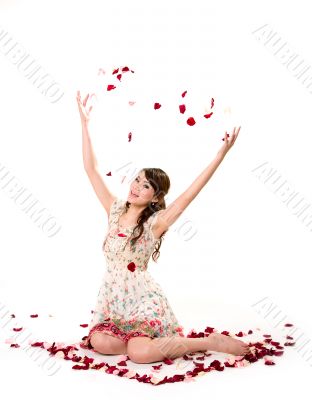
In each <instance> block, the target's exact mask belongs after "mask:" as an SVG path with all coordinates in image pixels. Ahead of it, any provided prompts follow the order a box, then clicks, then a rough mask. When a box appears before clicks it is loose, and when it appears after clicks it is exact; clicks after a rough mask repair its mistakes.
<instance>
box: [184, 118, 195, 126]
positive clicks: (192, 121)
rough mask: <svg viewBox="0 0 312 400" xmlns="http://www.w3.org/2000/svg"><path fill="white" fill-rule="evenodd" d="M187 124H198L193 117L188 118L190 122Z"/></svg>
mask: <svg viewBox="0 0 312 400" xmlns="http://www.w3.org/2000/svg"><path fill="white" fill-rule="evenodd" d="M186 122H187V124H188V125H190V126H193V125H195V124H196V122H195V119H194V118H193V117H190V118H188V120H187V121H186Z"/></svg>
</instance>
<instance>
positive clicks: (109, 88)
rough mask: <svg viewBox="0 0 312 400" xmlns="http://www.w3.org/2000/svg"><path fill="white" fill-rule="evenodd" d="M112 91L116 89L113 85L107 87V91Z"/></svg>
mask: <svg viewBox="0 0 312 400" xmlns="http://www.w3.org/2000/svg"><path fill="white" fill-rule="evenodd" d="M113 89H116V86H115V85H107V91H110V90H113Z"/></svg>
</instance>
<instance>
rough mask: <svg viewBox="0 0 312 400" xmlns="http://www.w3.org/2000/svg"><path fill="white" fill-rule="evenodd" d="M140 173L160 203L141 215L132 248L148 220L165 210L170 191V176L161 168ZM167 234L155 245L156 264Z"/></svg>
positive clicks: (154, 257) (146, 169)
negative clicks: (166, 196) (143, 175)
mask: <svg viewBox="0 0 312 400" xmlns="http://www.w3.org/2000/svg"><path fill="white" fill-rule="evenodd" d="M140 172H144V173H145V177H146V179H147V180H148V181H149V183H150V184H151V186H152V187H153V189H154V191H155V193H154V195H155V196H157V198H158V201H157V203H154V204H155V205H154V206H153V205H152V203H153V202H151V203H150V204H149V205H148V206H147V207H146V208H145V209H144V210H143V211H142V212H141V214H140V216H139V218H138V221H137V225H136V226H135V228H134V230H133V236H134V237H133V239H131V240H130V244H131V246H134V245H135V243H136V241H137V240H138V239H139V238H140V237H141V235H142V233H143V232H144V226H143V224H144V222H145V221H147V220H148V218H149V217H150V216H151V215H152V214H154V213H155V212H156V211H159V210H164V209H165V208H166V201H165V199H164V196H165V195H166V194H167V193H168V191H169V189H170V179H169V176H168V175H167V174H166V173H165V171H163V170H162V169H160V168H143V169H142V170H141V171H140ZM129 207H130V203H129V202H128V201H127V202H126V204H125V208H126V210H128V208H129ZM135 232H138V235H137V236H135ZM166 232H167V230H166V231H164V232H163V234H162V235H161V236H160V238H159V239H160V241H158V242H156V245H155V251H154V252H153V254H152V258H153V260H154V261H155V262H157V259H158V258H159V256H160V251H159V249H160V246H161V243H162V240H163V238H164V235H165V233H166Z"/></svg>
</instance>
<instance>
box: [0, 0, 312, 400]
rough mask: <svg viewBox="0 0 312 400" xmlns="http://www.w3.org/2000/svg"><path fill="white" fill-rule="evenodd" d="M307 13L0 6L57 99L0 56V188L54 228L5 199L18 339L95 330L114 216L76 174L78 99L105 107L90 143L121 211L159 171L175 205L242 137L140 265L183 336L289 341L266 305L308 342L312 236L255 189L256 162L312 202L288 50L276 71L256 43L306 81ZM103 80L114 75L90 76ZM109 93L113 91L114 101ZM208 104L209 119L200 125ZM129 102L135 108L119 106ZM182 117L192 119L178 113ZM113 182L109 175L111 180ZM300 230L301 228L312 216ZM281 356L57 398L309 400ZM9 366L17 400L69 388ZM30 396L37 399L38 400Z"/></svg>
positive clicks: (302, 368)
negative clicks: (229, 143)
mask: <svg viewBox="0 0 312 400" xmlns="http://www.w3.org/2000/svg"><path fill="white" fill-rule="evenodd" d="M308 5H309V2H308V1H297V2H295V3H294V2H292V3H291V2H288V3H284V2H274V3H272V2H269V1H261V2H260V1H259V2H247V1H236V2H231V1H218V2H212V1H192V2H185V1H183V2H168V1H157V2H143V1H131V2H126V1H118V2H103V1H94V0H92V1H88V2H82V1H67V2H61V1H59V0H55V1H53V2H52V1H46V2H39V1H34V0H29V1H28V2H22V1H17V0H15V1H14V0H11V1H8V0H7V1H1V4H0V27H1V29H0V31H1V30H2V29H4V30H5V31H7V32H8V36H10V37H11V38H12V42H17V43H18V44H19V45H20V46H23V47H24V49H25V51H26V52H27V53H28V54H29V55H30V57H32V58H33V59H35V60H36V62H37V63H38V65H40V66H41V67H42V68H43V69H44V70H45V71H46V72H47V73H49V74H50V75H51V76H52V77H53V78H54V80H55V81H56V82H57V83H58V85H59V87H60V90H61V91H63V92H64V95H63V96H62V98H61V99H60V100H59V101H57V102H55V103H53V102H51V101H50V99H49V98H47V96H44V95H43V94H42V93H41V91H40V89H38V88H36V86H35V85H34V84H33V83H31V81H30V80H29V79H27V78H26V77H25V76H24V75H23V74H22V73H21V71H19V70H18V68H17V67H16V65H14V63H13V61H12V58H10V57H9V56H8V55H5V53H4V51H2V52H1V54H0V65H1V73H0V85H1V95H0V107H1V134H0V171H1V167H3V166H5V168H6V169H7V170H8V171H10V174H11V175H12V176H15V177H16V179H18V180H19V181H20V182H21V185H22V186H23V187H25V188H27V189H28V191H29V192H31V193H32V194H33V196H34V198H36V199H38V201H39V202H40V204H41V205H42V206H43V207H45V208H47V209H48V210H49V211H50V213H51V214H52V215H53V216H54V217H55V220H56V221H57V223H58V225H60V226H61V230H60V231H59V232H58V233H57V234H56V235H55V236H52V237H48V236H47V234H46V233H45V232H44V231H43V230H42V229H41V228H40V227H37V225H36V223H35V222H34V221H32V220H31V218H30V217H29V216H28V215H27V214H26V213H25V212H24V211H22V209H21V207H19V206H18V205H17V204H16V203H15V202H14V200H13V199H12V198H11V197H10V194H9V193H8V190H5V189H2V186H3V185H1V186H0V187H1V190H0V221H1V222H0V244H1V251H0V266H1V275H0V301H1V304H2V305H3V306H4V307H5V308H6V309H7V310H9V311H10V313H15V315H16V316H17V317H18V318H19V323H18V325H20V322H21V321H23V323H24V324H25V325H26V324H28V320H29V318H28V315H29V314H35V313H38V314H39V315H40V316H42V319H41V320H40V319H38V321H37V322H36V324H37V325H36V327H34V328H32V329H34V331H33V332H34V334H35V336H36V335H38V336H39V337H40V334H39V332H40V329H42V326H43V325H44V324H45V322H44V321H45V319H44V318H46V317H47V316H48V314H53V315H55V316H56V317H57V318H59V321H60V320H61V321H63V323H64V324H62V326H59V327H58V332H57V333H56V328H55V327H54V328H53V325H52V327H51V329H55V331H54V333H53V334H52V335H51V337H55V335H56V334H57V336H58V338H59V340H63V339H64V340H66V339H67V338H69V340H77V338H78V339H79V338H80V337H82V336H83V335H84V334H86V331H87V330H86V329H83V328H81V327H79V324H80V323H88V322H89V320H90V310H91V309H92V308H93V306H94V304H95V300H96V295H97V292H98V288H99V285H100V281H101V278H102V276H103V273H104V268H105V264H104V256H103V254H102V251H101V246H102V241H103V238H104V235H105V232H106V229H107V215H106V212H105V210H104V209H103V207H102V206H101V204H100V203H99V201H98V199H97V198H96V196H95V194H94V192H93V189H92V187H91V184H90V182H89V181H88V178H87V175H86V174H85V172H84V169H83V163H82V146H81V126H80V118H79V113H78V109H77V103H76V91H77V90H78V89H79V90H81V92H82V94H83V95H85V94H86V93H88V92H89V93H96V94H97V96H98V102H97V103H96V102H94V110H93V112H92V122H91V127H90V129H91V135H92V138H93V143H94V148H95V151H96V155H97V159H98V162H99V165H100V169H101V173H102V176H103V178H104V180H105V183H106V184H107V185H108V186H109V188H110V190H111V191H112V192H113V193H114V194H115V195H117V196H119V197H121V198H124V199H126V196H127V194H128V189H129V184H130V182H131V178H132V175H131V171H132V172H133V171H138V170H139V169H140V168H142V167H159V168H162V169H163V170H164V171H166V172H167V174H168V175H169V177H170V180H171V188H170V191H169V193H168V195H167V197H166V201H167V205H168V204H170V203H171V202H172V201H174V199H175V198H176V197H177V196H178V195H180V194H181V193H182V192H183V191H184V190H185V189H186V188H187V187H188V186H189V185H190V184H191V183H192V182H193V181H194V179H195V178H196V177H197V176H198V175H199V174H200V173H201V172H202V171H203V169H204V168H206V167H207V165H208V164H209V163H210V162H211V161H212V160H213V158H214V156H215V154H216V153H217V151H218V149H219V147H220V146H221V145H222V143H223V142H222V140H221V139H222V137H223V135H224V132H225V130H228V131H230V132H231V131H232V129H233V128H234V126H241V131H240V134H239V137H238V139H237V141H236V143H235V145H234V146H233V148H232V149H231V150H230V152H229V153H228V154H227V156H226V157H225V159H224V161H223V162H222V164H221V165H220V167H219V169H218V170H217V171H216V172H215V174H214V176H213V177H212V178H211V180H210V181H209V182H208V184H207V186H205V187H204V188H203V189H202V191H201V192H200V193H199V195H198V196H197V197H196V198H195V199H194V201H193V202H192V203H191V204H190V205H189V207H188V208H187V209H186V210H185V211H184V213H183V214H182V215H181V217H180V218H179V219H178V220H177V221H176V223H175V224H174V225H173V226H172V227H171V229H170V231H169V233H168V234H167V235H166V239H165V240H164V241H163V243H162V246H161V250H160V252H161V254H160V258H159V261H158V263H157V264H155V263H154V262H153V261H152V260H150V264H149V270H150V272H151V274H152V275H153V276H154V278H155V279H156V280H157V281H158V282H159V284H160V285H161V286H162V288H163V289H164V291H165V293H166V294H167V297H168V299H169V301H170V304H171V306H172V308H173V309H174V311H175V314H176V316H177V317H178V319H179V321H180V322H181V324H182V325H184V326H185V331H186V332H188V331H189V329H191V328H194V329H197V330H201V331H202V330H203V329H204V328H205V327H206V326H212V327H216V328H217V329H218V330H219V331H222V330H231V331H235V332H238V331H239V330H244V331H246V330H248V329H254V328H255V327H257V326H259V327H262V328H263V329H266V330H267V331H268V332H276V334H282V330H281V327H282V326H283V324H281V325H280V326H279V327H278V328H276V329H275V328H274V327H273V323H272V322H271V321H270V320H269V318H264V316H263V314H262V315H260V314H259V307H258V308H257V307H256V306H255V304H256V303H258V302H261V301H262V299H264V298H266V297H267V298H268V299H269V301H271V302H272V303H273V304H274V305H275V306H276V310H280V318H283V316H284V317H285V318H286V319H285V321H284V322H291V323H293V324H294V325H295V326H296V327H297V328H298V331H300V332H301V333H303V334H304V336H305V337H306V338H309V337H311V335H312V327H311V320H310V304H311V294H310V293H311V291H310V279H309V276H310V268H311V251H310V250H311V238H312V231H311V226H310V228H308V227H306V226H305V224H304V223H303V222H302V221H301V220H300V218H298V217H296V216H294V214H293V212H292V211H291V209H290V207H287V206H286V205H285V203H283V201H282V196H281V193H282V192H279V194H278V193H274V190H273V189H272V187H271V186H270V185H269V184H268V183H264V180H263V179H259V178H258V177H257V175H259V174H257V173H256V172H254V170H255V169H256V168H257V167H259V166H260V165H261V164H264V163H266V165H267V166H268V167H267V168H269V167H270V168H273V169H275V170H276V171H277V172H276V175H275V176H278V175H280V176H281V178H280V182H281V183H282V182H283V181H287V182H288V184H289V185H290V186H291V187H292V190H294V191H296V192H298V196H297V200H300V199H301V198H303V200H302V205H303V204H309V203H310V201H311V199H312V190H311V179H310V178H311V156H310V149H311V147H310V144H311V140H310V136H311V118H310V115H311V112H310V109H311V101H312V96H311V93H310V92H311V89H310V91H309V89H307V88H306V87H305V85H304V84H303V83H302V82H301V81H300V80H299V79H296V78H295V77H294V74H292V73H291V71H290V70H289V69H287V68H286V67H285V65H283V61H285V59H284V60H283V59H281V57H279V55H280V56H282V55H283V54H282V51H281V53H279V54H278V55H274V52H273V51H272V50H270V49H269V46H265V44H264V39H261V37H260V35H258V34H256V33H254V32H255V31H256V30H260V28H261V27H262V26H264V25H265V24H268V26H269V27H270V28H271V29H272V30H273V31H274V32H276V38H280V43H281V44H282V43H284V42H286V43H287V46H288V47H289V48H291V49H292V50H293V52H295V53H296V54H298V58H297V59H302V60H304V62H305V63H306V65H310V63H312V51H311V45H310V40H309V38H311V33H312V32H311V23H310V14H309V13H308ZM0 43H1V42H0ZM285 57H286V58H287V56H286V55H285ZM123 66H128V67H129V68H130V69H132V70H134V73H133V74H132V73H130V72H128V73H126V74H123V78H122V81H121V82H119V81H118V80H117V79H116V77H114V76H112V75H111V72H112V70H113V69H114V68H118V67H123ZM99 68H102V69H103V70H104V71H105V72H106V73H105V74H101V75H98V70H99ZM306 75H307V76H308V75H309V72H308V73H307V74H306ZM109 83H114V84H116V86H117V88H116V89H115V90H112V91H110V92H108V91H106V86H107V84H109ZM185 90H187V91H188V92H187V94H186V96H185V98H184V99H182V97H181V93H182V92H183V91H185ZM212 97H213V98H214V100H215V105H214V108H213V109H212V111H214V114H213V116H212V117H211V118H210V119H205V118H203V117H202V115H203V114H205V113H207V112H209V111H210V101H211V98H212ZM128 101H136V104H135V105H134V106H129V104H128ZM154 102H159V103H161V104H162V107H161V109H160V110H156V111H155V110H154V109H153V104H154ZM182 103H185V104H186V107H187V111H186V113H185V114H184V115H183V114H180V113H179V110H178V105H179V104H182ZM189 116H194V118H195V119H196V122H197V123H196V124H195V125H194V126H188V125H187V124H186V119H187V118H188V117H189ZM130 131H131V132H132V135H133V136H132V141H131V142H128V138H127V136H128V132H130ZM127 164H128V165H130V168H125V167H124V166H125V165H127ZM109 171H111V173H112V176H106V174H107V173H108V172H109ZM125 176H126V178H124V177H125ZM1 178H2V175H1V173H0V179H1ZM0 182H5V178H4V179H3V181H1V180H0ZM286 186H287V185H286ZM286 197H287V196H286ZM293 204H295V203H293ZM306 214H307V215H310V218H311V211H310V214H309V211H307V213H306ZM307 218H308V217H307ZM187 220H189V221H191V225H192V228H193V229H194V230H195V231H196V234H195V236H194V237H193V238H192V239H191V240H186V236H185V235H184V234H183V232H182V234H181V231H179V227H181V225H182V224H183V223H184V222H185V221H187ZM179 232H180V233H179ZM278 318H279V317H278ZM284 322H283V323H284ZM36 329H38V331H36ZM1 330H2V333H1V335H2V337H3V340H2V342H4V338H6V337H8V336H10V332H9V330H8V328H4V327H3V326H2V327H1ZM53 335H54V336H53ZM308 347H309V348H310V345H309V346H308ZM308 347H307V348H308ZM286 350H287V351H286V352H285V355H284V357H282V358H280V359H277V361H276V362H277V365H276V366H272V367H269V366H264V365H262V364H261V365H260V366H258V365H252V366H250V368H248V369H239V370H235V371H232V370H231V371H226V373H225V372H223V373H222V374H221V375H220V374H218V373H216V372H215V373H213V374H208V375H205V376H204V377H202V378H201V379H200V381H199V383H190V384H189V385H183V384H176V385H163V386H162V387H161V388H157V389H156V388H153V387H151V385H144V384H139V383H137V384H136V382H134V381H129V380H127V379H119V380H117V379H118V377H111V376H108V375H106V374H103V375H104V376H102V375H101V374H98V375H101V376H100V377H99V376H96V377H95V375H91V378H90V375H89V376H88V377H87V375H88V374H87V373H83V372H82V375H79V374H80V373H81V372H80V371H77V372H76V371H72V370H70V369H69V374H67V375H66V379H67V380H69V382H71V384H70V385H69V386H68V387H67V389H65V388H64V390H65V391H66V393H69V391H70V393H73V395H75V396H78V393H82V394H83V395H84V396H86V395H90V396H92V395H94V394H96V395H98V394H104V393H105V394H106V395H107V393H109V394H116V393H115V392H114V387H116V384H119V385H120V388H123V389H124V390H125V391H126V390H127V392H125V393H127V396H129V397H130V398H132V397H134V396H137V395H138V393H140V394H142V393H144V394H147V392H148V395H149V396H154V395H155V396H156V395H158V390H161V394H162V395H168V396H169V395H173V393H172V394H171V391H174V392H175V393H178V395H179V396H180V397H181V398H187V397H189V396H190V391H194V390H195V391H196V390H197V392H196V393H197V394H199V395H206V394H207V395H209V394H210V395H212V394H217V395H218V396H219V398H226V397H227V398H228V396H232V395H233V396H235V397H236V396H239V397H240V398H249V397H250V395H252V396H253V397H255V398H259V399H260V398H263V396H264V395H266V394H268V395H270V394H271V395H275V394H277V393H278V394H279V395H281V396H283V397H284V398H291V397H293V395H294V394H295V393H297V392H298V391H301V390H304V389H305V385H306V384H307V382H306V378H307V376H308V374H309V376H310V373H311V366H310V364H311V360H310V361H309V362H307V361H306V360H304V358H303V357H302V356H301V355H300V354H299V352H298V351H296V350H295V349H286ZM17 351H18V350H16V349H8V345H7V344H4V343H2V344H0V356H1V358H3V360H5V365H6V367H5V366H4V365H3V367H4V368H3V372H2V375H1V377H0V379H1V382H2V379H3V380H5V381H6V382H7V384H8V386H7V389H8V390H11V391H12V390H13V387H14V382H16V381H17V380H18V381H19V382H21V385H20V386H16V387H14V391H13V392H12V393H11V398H13V397H14V396H16V397H17V396H18V395H20V394H25V393H26V392H27V393H28V391H29V393H31V395H32V396H33V397H34V398H39V396H40V397H42V396H43V395H44V396H45V397H48V396H50V397H51V398H52V397H55V396H56V395H57V394H58V390H60V389H59V385H60V384H63V378H64V372H59V373H58V374H57V375H56V377H55V378H51V377H50V380H48V379H47V378H46V377H43V376H42V374H41V373H39V372H38V370H39V368H38V367H36V366H33V363H32V361H30V360H28V359H27V357H25V356H22V355H21V354H19V355H17ZM310 351H311V350H310ZM21 359H23V360H21ZM2 364H3V363H2ZM27 371H31V373H30V374H29V375H27ZM36 374H37V375H38V376H37V377H36ZM76 374H78V375H76ZM81 376H82V378H81ZM8 377H10V379H8ZM79 377H80V379H79ZM247 377H248V378H247ZM246 378H247V379H248V383H247V382H246V381H247V379H246ZM37 379H38V380H41V385H42V386H36V385H38V384H37V383H36V382H37ZM45 379H46V380H45ZM52 379H54V381H53V383H52V384H51V380H52ZM76 380H77V382H76ZM30 382H33V385H35V386H36V389H35V390H34V388H31V386H32V384H30ZM129 382H130V383H129ZM22 383H23V384H22ZM224 383H230V384H229V385H227V384H225V385H224ZM84 384H85V385H84ZM12 385H13V387H12ZM44 385H49V386H47V387H45V386H44ZM128 385H131V389H129V388H128ZM172 386H173V387H172ZM38 388H40V389H38ZM57 388H58V389H57ZM104 388H105V390H106V391H105V392H104ZM85 389H86V390H87V391H86V390H85ZM132 390H133V392H132ZM145 391H146V392H145ZM156 393H157V394H156ZM13 395H14V396H13ZM120 396H121V397H122V392H121V394H120Z"/></svg>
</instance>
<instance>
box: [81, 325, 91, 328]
mask: <svg viewBox="0 0 312 400" xmlns="http://www.w3.org/2000/svg"><path fill="white" fill-rule="evenodd" d="M80 326H81V327H82V328H87V326H89V325H88V324H80Z"/></svg>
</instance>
